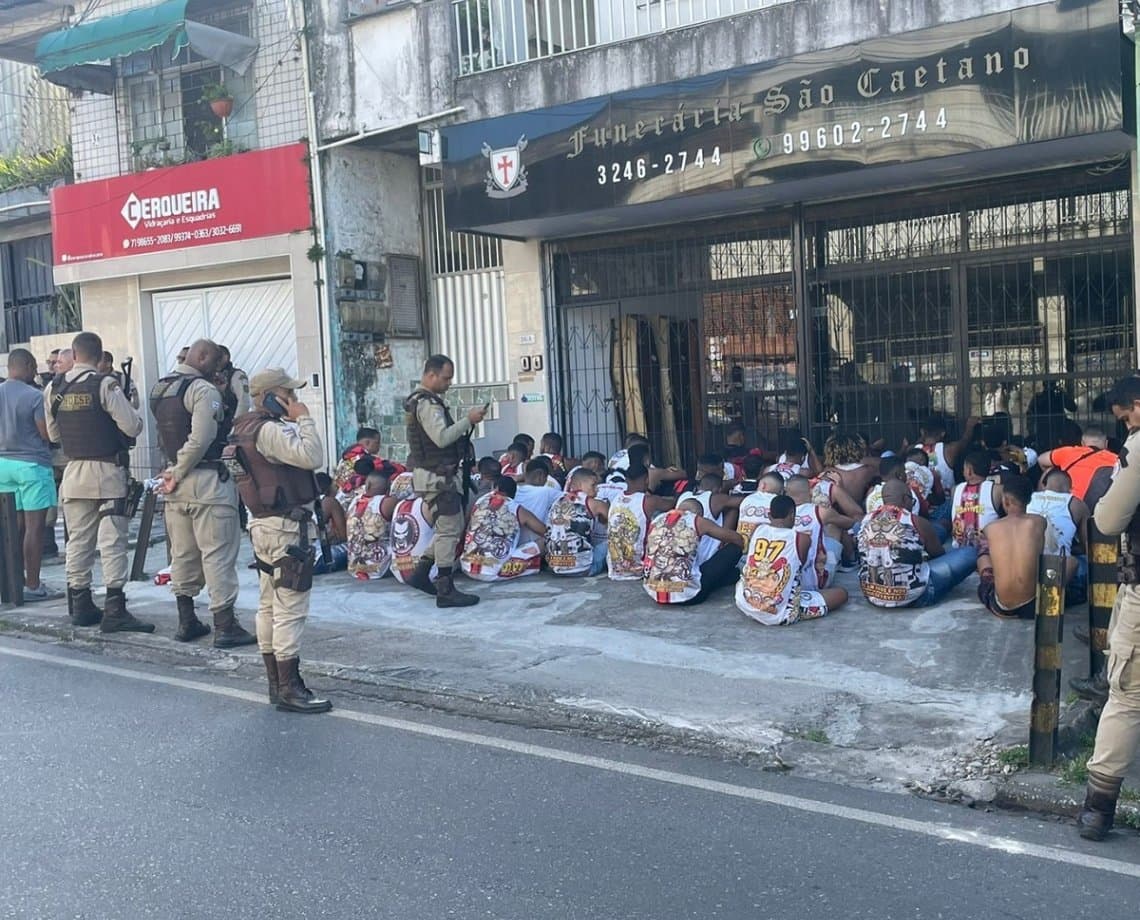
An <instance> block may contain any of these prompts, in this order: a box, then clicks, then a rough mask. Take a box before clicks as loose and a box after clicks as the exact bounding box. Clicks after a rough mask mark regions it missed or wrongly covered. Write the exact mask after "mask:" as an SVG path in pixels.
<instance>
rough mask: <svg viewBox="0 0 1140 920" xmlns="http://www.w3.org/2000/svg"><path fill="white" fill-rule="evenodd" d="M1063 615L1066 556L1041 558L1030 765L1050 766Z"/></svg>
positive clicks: (1058, 704)
mask: <svg viewBox="0 0 1140 920" xmlns="http://www.w3.org/2000/svg"><path fill="white" fill-rule="evenodd" d="M1064 615H1065V557H1064V556H1042V557H1041V559H1040V560H1039V561H1038V564H1037V619H1036V622H1035V623H1034V639H1033V648H1034V655H1033V707H1032V709H1031V710H1030V721H1029V762H1030V763H1031V764H1033V765H1034V766H1044V767H1048V766H1052V765H1053V758H1054V756H1055V752H1056V749H1057V719H1058V716H1059V714H1060V707H1061V627H1062V622H1063V619H1064Z"/></svg>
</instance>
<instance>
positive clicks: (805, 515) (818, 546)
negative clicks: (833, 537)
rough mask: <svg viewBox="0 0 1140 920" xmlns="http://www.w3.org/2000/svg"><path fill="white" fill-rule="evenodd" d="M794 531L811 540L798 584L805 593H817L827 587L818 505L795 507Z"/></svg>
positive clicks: (809, 504)
mask: <svg viewBox="0 0 1140 920" xmlns="http://www.w3.org/2000/svg"><path fill="white" fill-rule="evenodd" d="M795 530H796V533H806V534H807V535H808V536H809V537H810V538H811V546H809V547H808V556H807V559H805V560H804V564H803V569H802V571H801V575H800V584H801V585H802V587H803V589H804V590H805V591H818V590H819V589H820V588H823V587H826V585H827V546H826V545H825V544H824V542H823V521H822V520H821V519H820V510H819V506H818V505H816V504H813V503H812V502H808V503H807V504H804V505H799V506H797V508H796V525H795Z"/></svg>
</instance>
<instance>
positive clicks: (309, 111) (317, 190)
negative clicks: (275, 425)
mask: <svg viewBox="0 0 1140 920" xmlns="http://www.w3.org/2000/svg"><path fill="white" fill-rule="evenodd" d="M289 16H290V18H291V19H293V20H294V22H293V25H294V28H295V29H296V30H297V32H298V34H299V35H300V38H301V63H302V66H301V73H302V77H303V79H304V92H305V123H306V131H307V133H308V135H309V169H310V171H311V176H312V186H313V225H314V230H315V234H316V238H317V243H318V244H319V245H320V246H321V247H322V248H324V246H325V244H326V243H327V241H328V232H327V225H326V223H325V195H324V181H323V178H322V174H321V153H320V143H319V139H318V137H317V103H316V95H315V93H314V90H313V81H312V67H311V60H310V58H309V20H308V16H307V15H306V13H305V4H304V0H293V2H292V3H290V4H289ZM327 255H328V253H327V252H326V253H325V256H326V258H322V259H320V260H319V261H317V262H314V263H313V266H314V270H315V271H316V273H317V281H316V287H317V329H318V331H319V334H320V346H321V376H322V378H323V381H322V387H323V397H322V398H323V401H324V410H325V431H324V435H325V449H326V451H327V453H328V456H329V460H330V462H331V460H332V458H334V457H335V456H337V439H336V387H335V385H334V382H333V360H332V343H331V341H329V339H330V337H331V335H332V328H333V326H332V310H333V303H334V300H333V290H332V283H331V279H330V278H329V273H328V271H327V265H328V261H327ZM322 302H323V305H322Z"/></svg>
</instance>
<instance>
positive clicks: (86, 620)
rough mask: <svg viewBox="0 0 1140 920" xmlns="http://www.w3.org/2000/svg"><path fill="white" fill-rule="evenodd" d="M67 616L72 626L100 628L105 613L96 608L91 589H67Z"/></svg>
mask: <svg viewBox="0 0 1140 920" xmlns="http://www.w3.org/2000/svg"><path fill="white" fill-rule="evenodd" d="M67 615H68V617H69V618H70V620H71V625H72V626H98V625H99V623H100V622H101V621H102V619H103V611H102V610H100V609H99V608H98V607H96V606H95V601H94V600H93V599H92V597H91V589H90V588H71V587H69V588H68V589H67Z"/></svg>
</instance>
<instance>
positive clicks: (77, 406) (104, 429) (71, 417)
mask: <svg viewBox="0 0 1140 920" xmlns="http://www.w3.org/2000/svg"><path fill="white" fill-rule="evenodd" d="M102 387H103V375H102V374H98V373H96V372H95V371H86V372H85V373H82V374H80V375H79V376H78V377H76V378H75V379H74V380H72V381H70V382H68V381H67V380H65V379H64V378H62V377H57V378H56V379H55V380H54V381H52V393H51V397H52V398H51V414H52V417H53V418H54V419H55V422H56V424H57V425H58V426H59V441H60V446H61V447H62V449H63V452H64V454H66V455H67V456H68V457H69V458H70V459H72V460H106V461H108V462H110V463H119V464H120V465H123V466H125V465H126V459H127V458H126V456H125V454H126V453H127V452H128V451H129V450H130V449H131V447H133V446H134V443H135V441H134V438H131V437H128V436H127V435H125V434H123V433H122V432H121V431H120V430H119V426H118V425H117V424H116V423H115V420H114V419H113V418H111V415H110V413H108V412H107V410H106V409H104V408H103V399H102V396H101V392H100V391H101V390H102Z"/></svg>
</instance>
